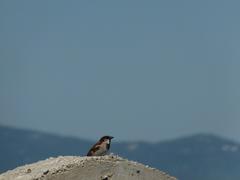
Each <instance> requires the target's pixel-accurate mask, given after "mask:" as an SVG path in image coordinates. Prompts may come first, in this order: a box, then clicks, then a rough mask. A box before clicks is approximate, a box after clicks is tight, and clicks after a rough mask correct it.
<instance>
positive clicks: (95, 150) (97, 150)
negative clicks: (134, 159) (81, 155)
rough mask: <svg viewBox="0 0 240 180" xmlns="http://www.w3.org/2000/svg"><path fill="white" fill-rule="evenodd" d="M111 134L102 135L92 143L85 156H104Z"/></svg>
mask: <svg viewBox="0 0 240 180" xmlns="http://www.w3.org/2000/svg"><path fill="white" fill-rule="evenodd" d="M112 139H113V137H112V136H103V137H101V139H100V140H99V141H98V142H97V143H96V144H94V145H93V147H92V148H91V149H90V150H89V151H88V153H87V156H104V155H106V154H107V152H108V150H109V148H110V144H111V140H112Z"/></svg>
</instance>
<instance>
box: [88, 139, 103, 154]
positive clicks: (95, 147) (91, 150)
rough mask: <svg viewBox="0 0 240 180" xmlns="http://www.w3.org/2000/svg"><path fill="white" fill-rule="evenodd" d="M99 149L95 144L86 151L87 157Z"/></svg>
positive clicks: (97, 144)
mask: <svg viewBox="0 0 240 180" xmlns="http://www.w3.org/2000/svg"><path fill="white" fill-rule="evenodd" d="M99 149H100V143H99V142H97V143H96V144H94V145H93V147H92V148H91V149H90V150H89V151H88V153H87V156H92V155H93V154H94V153H95V152H96V151H98V150H99Z"/></svg>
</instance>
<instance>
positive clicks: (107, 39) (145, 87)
mask: <svg viewBox="0 0 240 180" xmlns="http://www.w3.org/2000/svg"><path fill="white" fill-rule="evenodd" d="M239 7H240V1H237V0H236V1H234V0H225V1H222V0H215V1H214V0H201V1H195V0H181V1H179V0H164V1H160V0H156V1H142V0H135V1H130V0H121V1H112V0H111V1H99V0H97V1H67V0H66V1H61V0H52V1H46V0H41V1H30V0H29V1H24V0H22V1H19V0H15V1H14V0H13V1H9V0H1V1H0V83H1V86H0V124H4V125H9V126H16V127H21V128H28V129H37V130H41V131H47V132H52V133H57V134H63V135H72V136H77V137H82V138H88V139H96V138H98V137H99V136H101V135H104V134H110V135H113V136H115V137H116V139H117V140H146V141H159V140H165V139H169V138H176V137H180V136H184V135H191V134H195V133H214V134H218V135H221V136H225V137H229V138H232V139H235V140H238V141H240V131H239V127H240V20H239V19H240V11H239Z"/></svg>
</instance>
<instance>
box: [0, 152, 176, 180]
mask: <svg viewBox="0 0 240 180" xmlns="http://www.w3.org/2000/svg"><path fill="white" fill-rule="evenodd" d="M157 179H158V180H176V178H174V177H171V176H169V175H168V174H166V173H164V172H162V171H159V170H157V169H154V168H150V167H149V166H145V165H143V164H140V163H137V162H133V161H128V160H127V159H123V158H121V157H119V156H115V155H109V156H101V157H79V156H59V157H57V158H49V159H46V160H43V161H39V162H36V163H33V164H28V165H24V166H21V167H18V168H16V169H14V170H10V171H7V172H5V173H3V174H1V175H0V180H157Z"/></svg>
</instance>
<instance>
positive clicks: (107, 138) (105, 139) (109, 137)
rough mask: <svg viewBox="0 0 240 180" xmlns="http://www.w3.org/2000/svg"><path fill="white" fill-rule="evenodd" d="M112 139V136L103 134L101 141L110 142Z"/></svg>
mask: <svg viewBox="0 0 240 180" xmlns="http://www.w3.org/2000/svg"><path fill="white" fill-rule="evenodd" d="M112 139H113V137H112V136H103V137H101V139H100V140H99V141H100V142H107V144H110V142H111V140H112Z"/></svg>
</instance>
